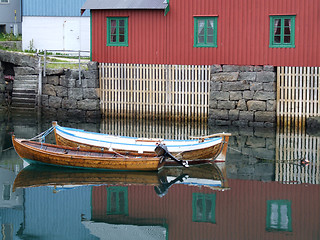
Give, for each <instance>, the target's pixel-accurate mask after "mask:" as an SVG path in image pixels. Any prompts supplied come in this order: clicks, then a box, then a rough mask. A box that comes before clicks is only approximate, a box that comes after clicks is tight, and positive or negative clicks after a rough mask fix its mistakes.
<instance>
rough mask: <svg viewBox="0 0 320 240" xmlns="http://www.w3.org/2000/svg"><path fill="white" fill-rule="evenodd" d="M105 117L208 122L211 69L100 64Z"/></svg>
mask: <svg viewBox="0 0 320 240" xmlns="http://www.w3.org/2000/svg"><path fill="white" fill-rule="evenodd" d="M99 69H100V89H101V103H102V105H101V108H102V111H103V113H104V114H105V115H112V116H127V115H131V114H134V115H135V114H138V116H141V117H146V116H149V117H150V116H151V117H159V118H167V117H173V118H178V119H179V118H180V119H181V118H191V119H201V120H206V119H207V115H208V108H209V92H210V83H209V81H210V67H209V66H181V65H144V64H105V63H102V64H100V65H99Z"/></svg>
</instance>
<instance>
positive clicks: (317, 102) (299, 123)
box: [277, 67, 320, 128]
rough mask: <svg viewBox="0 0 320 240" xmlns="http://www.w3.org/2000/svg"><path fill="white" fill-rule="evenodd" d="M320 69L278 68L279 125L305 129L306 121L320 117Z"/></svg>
mask: <svg viewBox="0 0 320 240" xmlns="http://www.w3.org/2000/svg"><path fill="white" fill-rule="evenodd" d="M319 88H320V68H319V67H278V69H277V119H278V125H280V124H281V125H295V126H296V127H299V128H301V127H302V128H303V127H304V124H305V120H306V118H308V117H311V116H319V115H320V91H319V90H320V89H319Z"/></svg>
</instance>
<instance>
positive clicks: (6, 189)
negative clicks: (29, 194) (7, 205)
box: [2, 184, 11, 200]
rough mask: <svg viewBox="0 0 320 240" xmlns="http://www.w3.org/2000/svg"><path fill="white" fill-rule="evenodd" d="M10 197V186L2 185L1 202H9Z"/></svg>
mask: <svg viewBox="0 0 320 240" xmlns="http://www.w3.org/2000/svg"><path fill="white" fill-rule="evenodd" d="M10 196H11V185H10V184H4V185H3V192H2V199H3V200H10Z"/></svg>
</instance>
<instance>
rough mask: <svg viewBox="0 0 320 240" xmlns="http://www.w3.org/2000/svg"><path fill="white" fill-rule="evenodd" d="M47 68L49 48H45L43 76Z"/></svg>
mask: <svg viewBox="0 0 320 240" xmlns="http://www.w3.org/2000/svg"><path fill="white" fill-rule="evenodd" d="M46 68H47V50H44V60H43V76H44V77H45V76H46Z"/></svg>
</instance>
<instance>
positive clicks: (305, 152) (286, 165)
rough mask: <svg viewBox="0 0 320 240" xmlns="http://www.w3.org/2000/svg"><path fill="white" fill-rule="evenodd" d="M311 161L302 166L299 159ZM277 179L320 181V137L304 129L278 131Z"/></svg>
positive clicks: (287, 181) (282, 180)
mask: <svg viewBox="0 0 320 240" xmlns="http://www.w3.org/2000/svg"><path fill="white" fill-rule="evenodd" d="M302 158H305V159H307V160H309V161H310V164H309V165H308V166H304V167H303V166H301V165H300V164H299V161H298V159H302ZM276 162H277V163H276V181H279V182H283V183H312V184H319V183H320V137H313V136H308V135H306V134H305V133H304V132H302V131H300V132H299V131H290V130H288V129H283V130H282V132H281V133H280V132H279V130H278V132H277V161H276Z"/></svg>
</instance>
